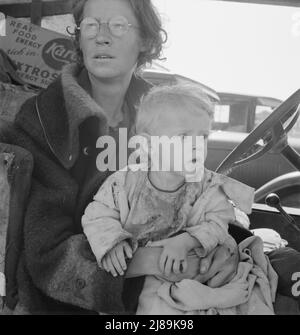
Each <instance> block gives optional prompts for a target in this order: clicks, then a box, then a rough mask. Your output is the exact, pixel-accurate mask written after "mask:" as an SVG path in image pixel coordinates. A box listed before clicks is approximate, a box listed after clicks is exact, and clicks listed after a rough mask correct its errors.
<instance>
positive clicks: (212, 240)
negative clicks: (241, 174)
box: [185, 186, 235, 256]
mask: <svg viewBox="0 0 300 335" xmlns="http://www.w3.org/2000/svg"><path fill="white" fill-rule="evenodd" d="M193 212H194V215H193V217H192V218H191V220H189V223H188V226H187V227H186V229H185V230H186V232H188V233H189V234H190V235H191V236H193V237H195V238H196V239H197V240H198V241H199V242H200V244H201V247H202V249H203V250H202V252H203V256H205V255H207V254H209V253H210V251H212V250H213V249H214V248H215V247H216V246H217V245H218V244H219V245H221V244H223V243H224V242H225V240H226V239H227V237H228V235H229V233H228V224H229V223H230V222H233V221H234V220H235V214H234V208H233V205H232V204H231V202H230V201H229V199H228V197H227V196H226V194H225V193H224V192H223V191H222V189H221V188H220V187H219V186H215V187H212V188H211V189H210V190H209V191H207V193H206V194H205V195H204V196H203V197H200V198H199V199H198V200H197V201H196V203H195V205H194V207H193Z"/></svg>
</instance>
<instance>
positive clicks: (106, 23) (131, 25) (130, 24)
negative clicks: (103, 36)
mask: <svg viewBox="0 0 300 335" xmlns="http://www.w3.org/2000/svg"><path fill="white" fill-rule="evenodd" d="M87 18H89V19H93V20H95V22H97V23H98V31H97V33H96V35H95V36H93V37H89V39H93V38H95V37H96V36H97V35H98V34H99V32H100V29H101V26H102V25H106V26H107V29H108V31H109V33H110V34H111V35H112V36H114V37H123V36H125V35H126V34H127V33H128V32H129V28H135V29H140V27H138V26H135V25H133V24H132V23H129V22H128V20H127V19H126V17H124V16H113V17H112V18H110V19H109V20H108V21H106V22H101V20H100V19H99V18H96V17H92V16H87V17H85V18H83V19H82V20H81V22H80V23H79V26H76V31H77V32H79V31H81V24H82V22H83V21H84V20H85V19H87ZM115 18H123V19H124V20H125V21H126V22H127V25H126V27H127V30H126V31H125V33H124V34H122V35H120V36H119V35H115V34H113V33H112V31H111V28H110V25H109V24H110V21H111V20H113V19H115Z"/></svg>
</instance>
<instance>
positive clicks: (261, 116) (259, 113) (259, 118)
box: [254, 105, 274, 128]
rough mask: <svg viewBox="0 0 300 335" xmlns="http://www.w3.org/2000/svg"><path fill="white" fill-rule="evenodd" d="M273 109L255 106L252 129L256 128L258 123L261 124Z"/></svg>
mask: <svg viewBox="0 0 300 335" xmlns="http://www.w3.org/2000/svg"><path fill="white" fill-rule="evenodd" d="M273 110H274V109H273V108H272V107H270V106H260V105H258V106H256V108H255V119H254V128H256V127H257V126H258V125H259V124H260V123H262V122H263V121H264V120H265V119H266V118H267V117H268V116H269V115H270V114H271V113H272V111H273Z"/></svg>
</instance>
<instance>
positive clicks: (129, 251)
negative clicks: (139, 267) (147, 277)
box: [124, 243, 132, 258]
mask: <svg viewBox="0 0 300 335" xmlns="http://www.w3.org/2000/svg"><path fill="white" fill-rule="evenodd" d="M124 251H125V254H126V257H128V258H132V248H131V246H130V245H129V244H128V243H125V245H124Z"/></svg>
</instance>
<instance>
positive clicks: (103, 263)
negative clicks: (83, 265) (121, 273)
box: [101, 257, 109, 272]
mask: <svg viewBox="0 0 300 335" xmlns="http://www.w3.org/2000/svg"><path fill="white" fill-rule="evenodd" d="M101 266H102V268H103V269H104V270H105V271H106V272H109V269H108V266H107V262H106V257H103V259H102V262H101Z"/></svg>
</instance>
